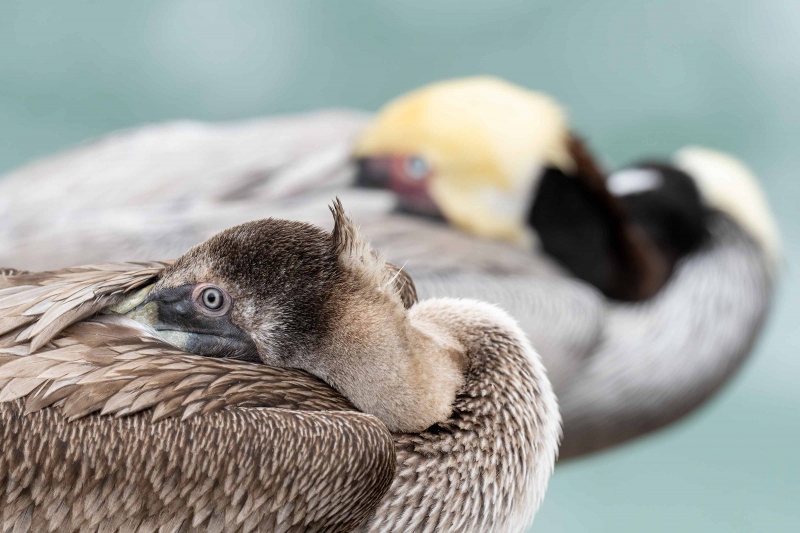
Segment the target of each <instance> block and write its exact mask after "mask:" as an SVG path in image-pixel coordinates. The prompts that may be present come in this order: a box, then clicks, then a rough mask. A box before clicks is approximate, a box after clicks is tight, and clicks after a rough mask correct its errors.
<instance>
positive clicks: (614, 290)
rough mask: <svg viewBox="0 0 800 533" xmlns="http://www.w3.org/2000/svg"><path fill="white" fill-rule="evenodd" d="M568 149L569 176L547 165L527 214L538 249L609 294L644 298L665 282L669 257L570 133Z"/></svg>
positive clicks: (630, 298) (669, 262)
mask: <svg viewBox="0 0 800 533" xmlns="http://www.w3.org/2000/svg"><path fill="white" fill-rule="evenodd" d="M568 151H569V154H570V155H571V157H572V159H573V161H574V162H575V170H574V175H572V176H568V175H565V174H564V173H563V172H561V171H559V170H557V169H548V170H547V171H546V172H545V174H544V176H543V177H542V179H541V181H540V185H539V190H538V192H537V196H536V201H535V203H534V206H533V208H532V210H531V215H530V218H529V222H530V224H531V226H533V228H534V229H536V231H537V233H538V235H539V238H540V240H541V243H542V246H543V248H544V250H545V251H546V252H548V253H549V254H550V255H552V256H553V257H554V258H555V259H556V260H558V261H559V262H560V263H561V264H562V265H563V266H564V267H565V268H567V269H568V270H570V271H571V272H572V273H573V274H574V275H575V276H577V277H579V278H581V279H583V280H585V281H587V282H589V283H591V284H592V285H595V286H596V287H597V288H598V289H600V290H601V291H603V292H604V293H605V294H606V295H607V296H609V297H611V298H616V299H620V300H642V299H645V298H649V297H650V296H652V295H654V294H655V293H656V292H658V290H659V289H660V288H661V287H662V286H663V285H664V283H665V282H666V281H667V279H668V277H669V274H670V272H671V270H672V266H673V263H674V261H672V260H670V258H669V257H668V256H667V255H665V254H664V253H663V252H662V251H661V250H660V249H659V248H658V246H656V244H655V243H654V242H653V241H652V240H651V239H650V238H649V236H648V235H647V234H646V233H645V232H644V231H642V230H641V229H640V228H638V227H637V226H636V225H635V224H634V223H633V222H632V220H631V219H630V216H629V214H628V212H627V211H626V209H625V206H624V205H623V203H622V202H621V201H620V199H619V198H617V197H615V196H613V195H612V194H611V193H610V192H609V191H608V189H607V188H606V179H605V174H604V173H603V171H602V170H601V169H600V167H599V166H598V164H597V163H596V161H595V159H594V158H593V157H592V156H591V155H590V153H589V151H588V150H587V148H586V147H585V145H584V144H583V143H582V142H581V141H580V140H579V139H577V138H576V137H574V136H572V137H570V139H569V141H568Z"/></svg>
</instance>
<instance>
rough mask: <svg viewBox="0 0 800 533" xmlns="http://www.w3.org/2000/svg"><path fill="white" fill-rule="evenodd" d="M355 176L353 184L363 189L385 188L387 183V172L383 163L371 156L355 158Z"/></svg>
mask: <svg viewBox="0 0 800 533" xmlns="http://www.w3.org/2000/svg"><path fill="white" fill-rule="evenodd" d="M355 165H356V177H355V183H354V185H355V186H356V187H361V188H363V189H385V188H387V187H388V185H389V172H388V170H387V169H386V168H385V166H384V165H379V164H377V162H376V161H374V160H373V159H372V158H369V157H359V158H356V160H355Z"/></svg>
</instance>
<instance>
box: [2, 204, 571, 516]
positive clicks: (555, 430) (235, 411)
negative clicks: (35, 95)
mask: <svg viewBox="0 0 800 533" xmlns="http://www.w3.org/2000/svg"><path fill="white" fill-rule="evenodd" d="M333 212H334V219H335V224H334V229H333V232H332V233H328V232H327V231H325V230H323V229H320V228H318V227H315V226H312V225H310V224H307V223H300V222H289V221H285V220H276V219H268V220H261V221H257V222H250V223H246V224H243V225H241V226H237V227H234V228H231V229H229V230H226V231H223V232H222V233H220V234H218V235H216V236H214V237H212V238H211V239H209V240H208V241H206V242H204V243H202V244H200V245H198V246H196V247H194V248H193V249H192V250H190V251H189V252H187V253H186V254H184V255H183V256H182V257H181V258H180V259H178V260H177V261H175V262H174V263H172V264H168V263H125V264H119V263H117V264H103V265H94V266H85V267H77V268H72V269H65V270H62V271H54V272H44V273H17V274H12V275H9V276H6V277H5V278H4V279H3V286H4V287H5V288H2V289H0V332H2V337H1V338H0V346H2V348H0V401H3V402H5V403H2V404H0V420H2V428H3V429H2V430H0V431H1V432H0V436H2V451H1V452H0V497H2V499H3V502H4V504H3V506H2V509H0V524H2V526H3V529H4V530H14V531H16V530H35V531H56V530H61V529H64V528H66V529H70V530H72V529H80V530H82V531H85V530H101V531H104V530H131V531H133V530H136V531H139V530H158V529H159V528H164V529H168V530H189V529H201V530H212V531H239V530H241V531H254V530H266V531H351V530H354V529H355V530H358V531H398V532H399V531H431V532H433V531H453V532H456V531H497V532H506V531H519V532H521V531H523V530H524V529H525V528H526V527H527V526H528V525H529V524H530V523H531V521H532V519H533V515H534V514H535V512H536V509H537V508H538V506H539V504H540V502H541V499H542V497H543V495H544V492H545V489H546V486H547V481H548V479H549V476H550V474H551V472H552V469H553V464H554V462H555V456H556V450H557V446H558V437H559V415H558V410H557V406H556V400H555V396H554V394H553V392H552V389H551V387H550V384H549V382H548V380H547V377H546V375H545V371H544V367H543V366H542V364H541V362H540V360H539V358H538V356H537V354H536V353H535V352H534V351H533V349H532V348H531V346H530V344H529V341H528V340H527V338H526V337H525V335H524V333H522V331H521V330H520V329H519V328H518V326H517V325H516V323H515V322H514V321H513V319H511V318H510V317H509V316H508V315H506V314H505V313H504V312H502V311H500V310H499V309H498V308H496V307H494V306H491V305H488V304H483V303H480V302H476V301H469V300H453V299H440V300H427V301H422V302H419V303H415V295H414V291H413V285H412V284H411V280H410V278H409V277H408V276H407V275H406V274H405V273H404V272H402V271H400V270H399V269H397V268H396V267H394V266H392V265H389V264H386V263H385V262H384V260H383V259H381V258H380V256H378V255H377V254H376V253H375V252H373V251H372V250H371V249H370V247H369V245H367V244H366V243H365V242H364V241H363V240H361V238H360V236H359V233H358V230H357V228H356V227H355V225H354V224H353V223H352V221H351V220H350V219H348V218H347V217H346V216H345V214H344V211H343V210H342V207H341V204H340V203H337V204H336V205H335V207H334V209H333ZM98 313H99V314H98ZM165 341H166V342H165ZM29 352H30V353H29ZM190 354H196V355H190ZM203 356H205V357H203ZM265 364H266V365H269V366H265ZM320 380H322V381H320ZM323 382H324V383H323ZM326 383H327V385H326ZM354 407H355V408H358V410H359V411H360V412H358V411H355V409H354ZM365 413H366V414H365ZM390 431H391V432H392V433H391V434H390Z"/></svg>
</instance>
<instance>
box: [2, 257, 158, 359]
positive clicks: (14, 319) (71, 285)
mask: <svg viewBox="0 0 800 533" xmlns="http://www.w3.org/2000/svg"><path fill="white" fill-rule="evenodd" d="M167 265H168V263H164V262H149V263H107V264H99V265H87V266H82V267H75V268H68V269H64V270H59V271H51V272H37V273H26V274H18V275H14V276H5V277H3V278H2V280H0V287H2V288H0V346H6V347H7V346H13V345H17V344H22V343H26V342H28V341H30V349H31V351H36V350H38V349H39V348H40V347H42V346H44V345H45V344H47V343H48V342H50V341H51V340H52V339H53V338H54V337H55V336H57V335H58V334H59V333H61V331H63V330H64V328H66V327H67V326H69V325H70V324H74V323H75V322H78V321H80V320H82V319H84V318H87V317H89V316H92V315H94V314H95V313H97V312H98V311H100V310H101V309H103V308H105V307H107V306H109V305H113V303H114V302H115V301H117V300H118V299H119V298H121V297H123V296H124V295H126V294H128V293H130V292H131V291H133V290H135V289H138V288H140V287H142V286H143V285H147V284H148V283H152V281H153V280H154V279H155V278H156V276H158V274H159V273H160V272H161V271H162V270H163V269H164V268H165V267H166V266H167Z"/></svg>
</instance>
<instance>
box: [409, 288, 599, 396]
mask: <svg viewBox="0 0 800 533" xmlns="http://www.w3.org/2000/svg"><path fill="white" fill-rule="evenodd" d="M415 283H416V286H417V290H418V292H419V294H420V296H421V297H422V298H433V297H444V296H449V297H460V298H475V299H479V300H484V301H487V302H489V303H493V304H495V305H499V306H500V307H502V308H503V309H505V310H506V311H508V312H509V313H510V314H511V315H512V316H514V317H515V318H516V319H517V320H518V321H519V323H520V326H521V327H522V330H523V331H525V333H527V335H528V336H529V338H530V339H531V343H532V344H533V346H534V348H535V349H536V351H537V352H538V353H539V354H541V356H542V361H544V363H545V367H546V368H547V376H548V377H549V378H550V382H551V383H552V384H553V390H555V392H556V395H558V394H560V393H561V392H563V391H565V390H566V389H567V388H568V387H569V386H570V385H571V384H572V382H573V381H574V378H575V375H576V374H577V373H578V372H579V370H580V369H581V368H583V366H585V365H586V364H587V359H588V358H590V357H591V354H592V352H593V351H594V350H596V348H597V345H598V343H599V342H600V340H601V338H602V333H603V328H604V327H605V325H606V323H605V319H606V314H607V308H606V302H605V300H604V299H603V298H602V297H601V295H600V294H599V293H598V292H597V291H596V290H594V289H593V288H591V287H588V286H586V285H584V284H583V283H580V282H576V281H573V280H571V279H569V278H555V277H534V276H519V275H517V276H503V275H492V274H481V273H461V274H454V275H440V276H424V275H423V276H421V277H420V276H417V277H415Z"/></svg>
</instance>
